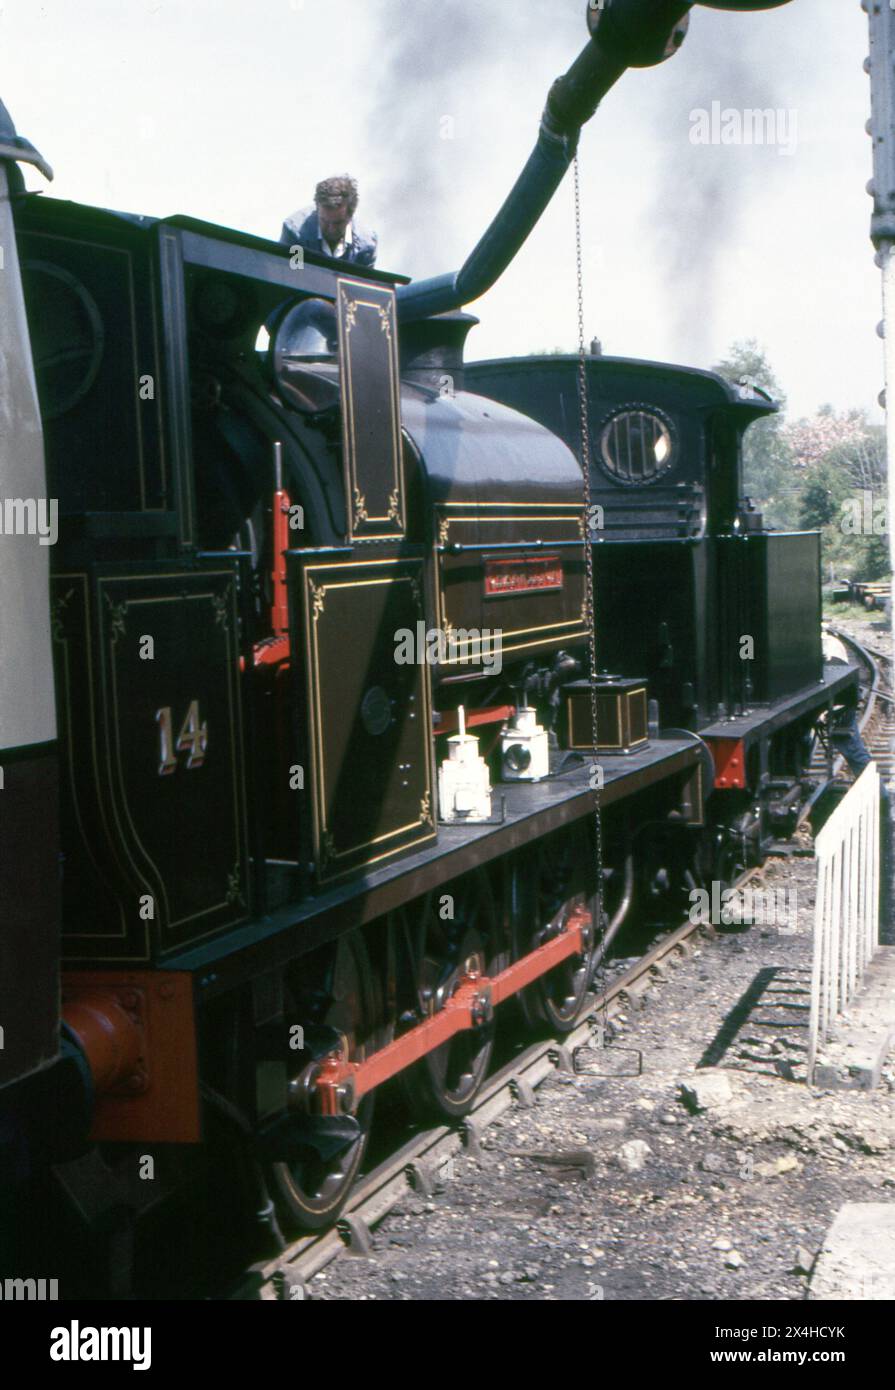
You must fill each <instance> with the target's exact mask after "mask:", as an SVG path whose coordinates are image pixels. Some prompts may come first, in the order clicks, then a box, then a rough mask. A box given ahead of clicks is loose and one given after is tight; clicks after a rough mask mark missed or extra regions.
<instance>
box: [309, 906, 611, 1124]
mask: <svg viewBox="0 0 895 1390" xmlns="http://www.w3.org/2000/svg"><path fill="white" fill-rule="evenodd" d="M591 922H592V918H591V914H590V912H589V911H588V909H587V908H586V907H584V906H580V907H576V908H573V910H572V912H571V913H570V914H569V917H568V920H567V922H566V924H565V926H564V928H563V929H562V931H560V932H558V933H557V935H556V936H554V937H551V939H550V940H549V941H545V943H544V945H543V946H538V947H536V949H535V950H534V951H530V952H529V954H528V955H526V956H523V957H522V959H521V960H518V961H516V962H514V964H513V965H508V966H507V968H506V970H501V972H500V974H499V975H495V976H494V978H493V979H490V978H489V977H488V976H487V975H474V974H473V975H467V976H466V977H465V978H464V979H463V980H462V981H461V983H460V985H459V986H458V988H457V989H456V990H455V991H454V993H453V994H452V995H451V997H450V999H449V1000H448V1001H447V1003H446V1004H445V1005H444V1007H443V1008H441V1009H439V1010H438V1012H437V1013H436V1014H433V1015H432V1017H431V1018H427V1019H424V1021H423V1022H422V1023H418V1024H416V1026H415V1027H413V1028H411V1029H409V1030H408V1032H406V1033H404V1034H402V1036H401V1037H400V1038H396V1039H395V1041H394V1042H391V1043H388V1044H387V1046H386V1047H383V1048H381V1049H380V1050H379V1051H378V1052H374V1053H373V1055H372V1056H371V1057H367V1058H366V1059H365V1060H364V1061H363V1062H350V1061H348V1059H347V1058H346V1057H345V1056H344V1055H343V1054H341V1053H335V1052H334V1053H330V1055H329V1056H328V1057H325V1058H324V1059H323V1061H322V1062H321V1064H320V1070H319V1072H318V1073H317V1078H316V1081H315V1083H314V1089H315V1090H316V1092H317V1095H318V1097H319V1101H320V1111H321V1113H322V1114H324V1115H339V1114H342V1113H344V1111H346V1110H348V1109H350V1108H351V1106H352V1105H353V1104H355V1103H356V1102H357V1101H358V1100H360V1099H361V1097H362V1096H365V1095H366V1094H367V1093H368V1092H369V1091H372V1090H374V1089H375V1088H376V1087H377V1086H381V1085H382V1083H383V1082H384V1081H389V1080H391V1078H392V1077H393V1076H397V1074H398V1072H400V1071H403V1070H404V1068H405V1067H408V1066H411V1065H412V1064H413V1063H414V1062H418V1061H419V1060H420V1058H421V1057H425V1056H426V1054H427V1053H429V1052H434V1051H435V1049H436V1048H437V1047H441V1046H442V1044H443V1043H446V1042H448V1041H449V1040H450V1039H451V1038H452V1037H454V1036H455V1034H457V1033H462V1032H466V1031H467V1030H468V1029H470V1028H479V1027H481V1026H482V1024H484V1023H488V1022H490V1020H491V1017H492V1015H493V1013H494V1010H495V1008H496V1007H497V1005H498V1004H502V1003H503V1001H504V1000H505V999H509V998H510V996H511V995H513V994H518V992H519V990H521V989H525V988H526V986H527V985H530V984H531V983H532V982H533V981H534V980H537V979H538V978H539V977H540V976H541V975H546V974H547V972H548V971H549V970H553V969H554V968H555V967H556V966H557V965H560V964H561V963H562V962H563V961H564V960H568V959H569V957H570V956H581V955H584V954H585V952H586V951H587V950H588V949H589V946H590V935H591Z"/></svg>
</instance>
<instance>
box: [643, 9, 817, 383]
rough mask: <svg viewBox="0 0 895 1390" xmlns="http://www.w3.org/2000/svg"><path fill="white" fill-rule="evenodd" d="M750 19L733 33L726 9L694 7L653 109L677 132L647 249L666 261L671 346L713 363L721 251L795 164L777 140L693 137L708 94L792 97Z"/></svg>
mask: <svg viewBox="0 0 895 1390" xmlns="http://www.w3.org/2000/svg"><path fill="white" fill-rule="evenodd" d="M749 18H750V19H753V26H748V25H746V24H745V23H742V24H737V25H736V34H735V35H734V36H732V34H731V23H732V21H731V17H730V16H728V15H721V14H718V15H712V14H709V13H707V12H705V11H702V12H698V13H697V14H695V16H694V23H693V26H692V28H691V33H690V37H689V39H688V42H687V44H686V45H685V48H684V50H683V53H682V54H681V56H680V58H678V59H675V64H678V63H679V64H680V67H679V68H678V69H677V70H676V72H675V74H674V76H675V81H674V84H673V91H671V92H670V93H669V92H667V91H666V93H665V95H664V97H663V101H662V107H661V109H658V108H654V110H653V111H652V113H651V123H652V125H653V129H654V130H656V131H658V130H666V131H673V132H674V135H673V138H667V139H666V140H665V141H663V143H662V146H661V158H660V160H659V163H658V170H659V180H658V185H657V188H656V196H655V199H654V202H653V205H652V210H651V216H650V217H649V218H648V221H647V227H648V228H650V229H651V241H652V245H651V246H650V247H649V248H648V249H647V247H646V246H645V247H644V250H645V252H646V253H647V254H649V255H650V256H651V257H653V258H654V259H655V261H656V262H657V263H658V265H659V266H660V268H661V270H662V280H663V283H664V285H665V311H666V314H667V316H668V319H669V321H670V325H671V332H670V334H669V337H670V340H671V342H672V343H673V352H674V355H675V357H676V358H677V359H678V360H679V361H686V362H692V363H693V364H694V365H697V364H698V365H702V366H709V365H711V360H710V359H711V357H712V356H713V355H716V353H717V342H716V336H715V333H714V331H713V329H714V322H715V309H716V305H717V303H718V302H719V299H720V294H721V288H722V285H721V277H722V270H723V267H724V263H725V257H729V255H730V254H731V251H732V250H733V249H735V248H736V247H737V245H738V243H739V235H740V229H741V227H742V224H743V218H744V214H745V212H746V211H747V209H748V208H749V206H750V203H751V202H752V200H753V199H761V198H762V196H763V195H762V187H763V185H765V184H766V181H767V180H768V179H769V178H772V177H775V176H779V175H780V174H784V175H785V174H786V173H787V172H789V171H790V170H791V168H792V165H791V163H790V161H789V160H787V159H785V158H781V157H780V154H779V151H778V150H777V149H776V148H773V147H768V146H766V145H752V146H749V145H739V146H733V145H716V144H693V143H691V140H690V130H691V123H690V116H691V113H692V112H693V111H695V110H697V109H701V110H705V111H709V112H710V111H711V109H712V103H713V102H720V105H721V108H722V110H729V109H732V110H735V111H739V112H743V111H746V110H777V109H779V108H786V107H787V106H788V105H790V104H791V103H788V102H787V101H786V100H785V93H783V92H781V91H780V90H779V89H778V87H777V85H776V84H775V83H774V82H773V80H772V79H771V77H770V76H769V73H768V68H769V57H770V58H772V57H773V55H769V53H768V51H767V47H766V43H765V42H762V41H761V40H760V38H759V36H758V34H757V33H756V30H755V27H754V17H753V16H749ZM733 23H736V21H735V20H734V21H733ZM697 26H698V28H697ZM732 37H733V40H734V42H733V44H732V43H731V39H732ZM700 40H702V42H700ZM700 50H701V51H700ZM688 60H689V61H688ZM775 66H776V65H775ZM647 235H650V233H648V234H647Z"/></svg>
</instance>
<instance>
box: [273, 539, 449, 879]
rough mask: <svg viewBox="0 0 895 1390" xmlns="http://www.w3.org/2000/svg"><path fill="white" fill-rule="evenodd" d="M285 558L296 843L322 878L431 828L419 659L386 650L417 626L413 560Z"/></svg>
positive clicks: (420, 612) (427, 706) (418, 840)
mask: <svg viewBox="0 0 895 1390" xmlns="http://www.w3.org/2000/svg"><path fill="white" fill-rule="evenodd" d="M288 559H289V580H290V601H291V613H292V617H291V622H292V634H293V637H292V649H293V652H301V653H302V656H303V663H304V671H303V689H302V690H301V691H300V692H298V693H299V699H300V704H299V718H298V728H299V739H300V746H302V747H303V749H304V755H303V757H302V762H301V765H302V766H303V768H304V769H305V787H306V791H307V793H308V796H309V798H310V801H311V816H310V818H308V817H305V825H306V827H307V829H308V830H310V831H311V838H310V841H309V845H308V847H307V848H306V855H307V856H310V857H312V858H313V861H314V864H315V867H316V874H317V878H318V881H320V882H329V881H331V880H333V879H336V878H340V877H342V876H344V875H345V874H348V873H350V872H352V871H353V870H355V869H358V868H362V867H367V866H369V865H372V864H377V863H379V862H381V861H382V860H384V859H388V858H391V857H392V856H394V855H395V854H398V853H400V852H402V851H405V850H407V849H409V848H411V847H415V846H417V845H419V844H423V843H425V842H426V841H428V840H432V839H434V838H435V818H434V806H435V802H434V794H433V769H432V739H431V735H430V730H431V727H432V714H431V701H430V677H429V667H428V666H427V665H425V664H424V663H414V664H412V665H410V664H399V663H398V662H397V661H396V651H397V649H398V640H399V639H398V634H399V633H400V632H401V631H402V630H403V631H409V632H410V633H412V634H413V639H414V644H415V646H416V638H417V624H419V625H420V627H422V628H423V629H424V628H425V626H426V624H425V609H424V606H423V561H422V559H421V558H420V559H416V558H413V559H411V558H401V559H377V560H372V559H370V560H368V559H365V558H362V559H357V560H336V559H332V558H330V559H324V558H322V557H321V555H320V554H319V553H318V554H316V555H315V554H314V553H313V552H308V553H306V554H302V553H301V552H295V551H294V552H291V553H290V554H289V557H288ZM417 649H418V648H417Z"/></svg>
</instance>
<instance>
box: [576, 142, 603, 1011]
mask: <svg viewBox="0 0 895 1390" xmlns="http://www.w3.org/2000/svg"><path fill="white" fill-rule="evenodd" d="M575 262H576V273H577V279H578V406H579V423H580V429H581V475H582V481H583V485H584V488H583V490H584V576H585V579H584V584H585V587H584V593H585V612H586V614H587V631H588V665H589V668H590V669H589V672H588V675H589V686H590V718H591V737H592V740H593V748H592V754H593V762H592V764H591V788H592V790H593V794H594V825H595V832H596V835H595V844H596V873H597V920H596V923H595V930H596V941H597V943H598V949H599V951H600V966H599V972H598V973H599V977H600V981H601V983H600V986H598V989H597V993H598V994H599V995H600V999H601V1003H600V1007H601V1010H602V1012H603V1027H604V1029H605V1017H606V1007H607V1006H606V986H605V969H604V967H605V960H604V955H605V953H604V951H603V950H602V944H603V938H604V932H605V929H604V920H605V919H604V916H603V830H602V817H601V814H600V809H601V808H600V786H599V773H598V769H599V767H600V764H599V761H598V747H599V741H600V740H599V727H598V716H597V690H596V684H595V682H596V679H597V635H596V634H597V629H596V622H595V614H594V552H593V542H592V539H591V491H590V477H591V474H590V416H589V411H588V399H587V396H588V392H587V351H586V347H585V342H584V269H583V263H582V245H581V179H580V173H579V168H578V155H577V153H576V154H575ZM604 1038H605V1032H604Z"/></svg>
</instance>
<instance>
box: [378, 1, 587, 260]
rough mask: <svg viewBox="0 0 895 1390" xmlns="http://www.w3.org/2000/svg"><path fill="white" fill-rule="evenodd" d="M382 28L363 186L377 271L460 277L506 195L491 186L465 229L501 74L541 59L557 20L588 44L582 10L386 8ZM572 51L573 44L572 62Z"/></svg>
mask: <svg viewBox="0 0 895 1390" xmlns="http://www.w3.org/2000/svg"><path fill="white" fill-rule="evenodd" d="M558 10H559V11H560V13H559V14H558V13H557V11H558ZM563 10H564V11H565V12H564V13H563V12H562V11H563ZM375 20H376V28H377V32H378V34H379V36H380V46H379V47H378V48H377V49H376V50H375V56H374V58H373V66H374V69H375V70H374V73H373V74H372V75H373V76H375V77H376V79H377V83H376V96H375V99H374V101H373V104H372V106H371V108H370V110H369V112H368V115H367V118H366V119H367V122H368V129H369V131H370V134H371V139H370V159H369V162H368V165H367V168H368V171H369V174H370V178H369V179H368V180H365V184H369V186H370V189H371V196H370V198H369V200H368V202H367V206H368V207H370V208H372V207H373V205H374V203H375V217H376V222H377V226H378V229H379V230H380V233H381V238H380V239H381V241H382V242H383V245H384V258H383V259H382V261H381V263H382V264H383V265H386V266H388V267H389V268H393V269H396V270H398V269H400V270H401V271H403V272H404V273H406V274H409V275H412V276H414V277H416V276H419V275H431V274H435V273H438V272H439V271H446V270H454V269H456V268H457V266H459V264H460V263H461V262H462V261H463V260H464V259H465V258H466V255H467V253H468V252H469V251H470V250H471V249H472V246H473V245H474V243H475V241H476V240H477V239H478V237H479V235H480V234H481V233H482V232H483V231H484V230H485V227H486V225H487V222H488V221H489V220H490V217H491V215H492V214H493V212H494V211H496V209H497V207H498V206H499V204H500V202H501V201H502V199H503V197H504V195H505V194H506V193H507V192H509V188H510V184H509V182H508V183H507V184H506V186H505V187H504V185H503V183H501V184H500V185H499V186H498V187H495V189H494V190H493V193H494V196H493V199H491V198H490V197H489V205H488V206H487V207H485V208H483V209H482V213H481V218H480V220H479V221H478V222H476V224H475V225H472V226H470V224H469V220H468V216H464V212H465V209H462V204H463V202H464V199H465V198H466V196H467V194H468V185H469V182H470V181H471V173H472V171H473V169H474V166H475V164H476V163H477V162H478V160H479V158H480V157H481V158H482V159H483V160H487V158H488V140H489V131H488V129H487V127H486V128H485V129H483V130H481V131H480V130H477V129H476V124H475V123H476V120H477V119H478V120H480V121H481V120H482V113H483V112H487V109H488V106H489V102H490V101H492V100H495V99H496V98H494V97H493V89H494V85H495V81H496V80H499V79H500V77H501V72H502V70H506V69H507V68H508V67H509V68H511V70H512V71H514V72H518V71H519V70H520V69H521V70H522V71H523V72H524V70H525V63H524V57H525V53H526V51H528V45H529V44H530V43H534V42H537V43H538V44H539V45H540V47H541V48H543V45H544V39H545V35H551V34H555V32H556V29H557V20H559V23H560V25H561V26H563V27H564V28H568V27H571V28H572V30H573V32H574V35H575V36H576V38H577V40H578V47H581V45H582V44H583V43H584V41H585V40H586V38H587V34H586V31H585V26H584V15H583V5H582V4H581V3H580V0H564V4H563V5H559V4H558V3H557V0H526V3H525V5H524V6H518V5H517V6H512V7H507V6H505V5H497V4H495V3H494V0H379V4H378V6H377V10H376V12H375ZM570 21H571V25H570ZM576 52H577V48H576V47H575V43H574V40H573V41H572V43H571V44H570V45H569V47H568V55H569V56H568V58H567V59H566V63H568V62H569V61H571V58H572V57H573V56H574V54H575V53H576ZM520 60H521V61H520ZM561 66H562V64H560V66H558V67H557V73H558V72H559V71H560V70H561ZM554 75H555V74H554ZM542 96H546V88H545V89H544V92H543V93H537V95H536V100H535V105H534V107H533V109H532V110H531V112H530V114H529V117H528V120H529V124H530V127H531V140H532V144H533V143H534V139H535V136H536V133H537V120H538V117H539V115H540V106H539V105H538V100H539V99H540V98H541V97H542ZM450 122H453V137H452V135H451V125H450V124H449V123H450ZM454 137H455V138H454ZM490 138H491V139H493V138H494V137H493V133H492V135H491V137H490ZM495 163H499V161H497V160H495ZM520 167H521V166H520ZM461 209H462V210H461ZM360 216H361V219H362V220H363V212H361V213H360Z"/></svg>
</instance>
